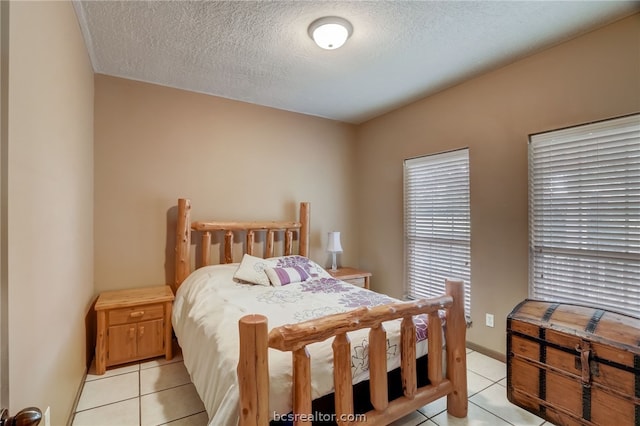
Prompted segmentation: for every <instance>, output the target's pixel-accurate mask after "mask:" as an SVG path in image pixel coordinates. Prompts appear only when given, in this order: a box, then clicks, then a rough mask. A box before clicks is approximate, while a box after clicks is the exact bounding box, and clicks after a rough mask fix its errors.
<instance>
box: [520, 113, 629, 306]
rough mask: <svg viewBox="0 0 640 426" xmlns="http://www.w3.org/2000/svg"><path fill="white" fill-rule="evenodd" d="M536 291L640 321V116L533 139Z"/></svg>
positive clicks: (532, 286)
mask: <svg viewBox="0 0 640 426" xmlns="http://www.w3.org/2000/svg"><path fill="white" fill-rule="evenodd" d="M529 232H530V235H529V253H530V262H529V294H530V296H531V297H533V298H537V299H543V300H551V301H558V302H570V303H579V304H588V305H594V306H598V307H602V308H606V309H611V310H614V311H618V312H624V313H627V314H631V315H635V316H638V317H640V115H638V114H636V115H633V116H628V117H623V118H617V119H612V120H607V121H603V122H599V123H594V124H588V125H583V126H578V127H573V128H570V129H563V130H558V131H553V132H548V133H543V134H538V135H533V136H531V138H530V143H529Z"/></svg>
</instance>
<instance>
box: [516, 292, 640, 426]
mask: <svg viewBox="0 0 640 426" xmlns="http://www.w3.org/2000/svg"><path fill="white" fill-rule="evenodd" d="M507 397H508V398H509V401H511V402H512V403H513V404H516V405H518V406H521V407H523V408H525V409H526V410H528V411H530V412H532V413H534V414H536V415H538V416H540V417H543V418H545V419H546V420H548V421H550V422H552V423H555V424H556V425H606V426H610V425H615V426H638V425H640V319H638V318H634V317H630V316H626V315H622V314H618V313H615V312H611V311H606V310H602V309H595V308H590V307H586V306H579V305H571V304H561V303H551V302H542V301H536V300H525V301H524V302H522V303H520V304H519V305H518V306H516V307H515V309H514V310H513V311H512V312H511V314H510V315H509V316H508V318H507Z"/></svg>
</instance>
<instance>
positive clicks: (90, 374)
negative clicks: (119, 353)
mask: <svg viewBox="0 0 640 426" xmlns="http://www.w3.org/2000/svg"><path fill="white" fill-rule="evenodd" d="M139 369H140V364H138V363H137V362H136V363H133V364H127V365H123V366H116V367H109V368H108V369H107V371H106V372H105V373H104V374H100V375H98V374H96V361H95V359H94V360H93V362H92V363H91V367H89V371H87V378H86V379H85V381H87V382H90V381H93V380H98V379H104V378H106V377H113V376H117V375H119V374H126V373H132V372H134V371H138V370H139Z"/></svg>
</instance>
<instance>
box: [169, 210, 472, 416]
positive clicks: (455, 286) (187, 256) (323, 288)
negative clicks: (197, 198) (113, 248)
mask: <svg viewBox="0 0 640 426" xmlns="http://www.w3.org/2000/svg"><path fill="white" fill-rule="evenodd" d="M309 208H310V206H309V203H301V204H300V216H299V219H298V220H296V221H270V222H219V221H197V222H192V221H191V203H190V201H189V200H187V199H179V200H178V219H177V227H176V281H175V288H174V290H175V292H176V300H175V302H174V309H173V315H172V321H173V327H174V331H175V334H176V337H177V339H178V343H179V344H180V346H181V347H182V352H183V357H184V363H185V366H186V368H187V370H188V371H189V374H190V376H191V379H192V382H193V383H194V385H195V387H196V389H197V391H198V393H199V395H200V397H201V399H202V400H203V402H204V404H205V407H206V409H207V413H208V416H209V422H210V423H209V424H210V425H216V426H223V425H231V426H235V425H237V424H239V425H241V426H245V425H261V426H262V425H267V424H269V423H270V422H271V423H272V424H296V425H301V424H314V423H315V424H318V423H323V424H328V423H324V422H325V421H326V420H330V422H329V423H334V424H339V425H351V424H369V425H386V424H389V423H391V422H392V421H394V420H396V419H398V418H401V417H403V416H404V415H406V414H409V413H410V412H412V411H414V410H416V409H418V408H420V407H421V406H423V405H425V404H427V403H429V402H431V401H434V400H436V399H439V398H441V397H443V396H445V395H446V396H447V410H448V412H449V413H450V414H451V415H453V416H455V417H466V414H467V384H466V350H465V332H466V323H465V319H464V308H463V300H464V289H463V285H462V283H461V282H456V281H447V282H446V289H447V290H446V294H445V295H442V296H441V297H438V298H434V299H423V300H414V301H408V302H406V301H405V302H401V301H398V300H395V299H392V298H390V297H388V296H385V295H382V294H378V293H375V292H373V291H370V290H367V289H362V288H359V287H356V286H353V285H351V284H348V283H345V282H342V281H339V280H336V279H334V278H332V277H331V276H330V275H329V274H328V273H327V272H326V271H325V270H324V269H323V268H322V267H321V266H319V265H318V264H316V263H315V262H313V261H312V260H310V259H309V258H308V253H309V232H310V210H309ZM192 236H196V237H197V236H199V239H196V238H194V244H192ZM238 236H239V237H240V238H242V240H241V241H240V242H235V241H234V239H236V238H237V237H238ZM216 245H218V246H219V247H220V248H219V249H218V257H219V258H220V259H219V262H213V261H212V250H211V248H212V246H214V247H215V246H216ZM238 246H240V247H241V253H236V252H237V249H238ZM276 246H278V249H279V251H280V252H279V253H278V249H276ZM256 247H257V248H256ZM194 248H195V250H194ZM194 251H195V252H197V256H192V252H194ZM258 251H259V253H258ZM194 257H197V258H198V260H197V261H196V262H195V263H196V265H195V266H196V268H195V270H193V271H192V269H194V265H193V258H194ZM237 257H240V259H237ZM252 271H258V272H257V273H256V274H257V276H256V278H255V279H254V276H253V274H254V272H252ZM241 272H242V273H243V274H244V275H242V274H241ZM265 273H267V278H268V280H267V281H266V282H265V281H264V277H263V275H264V274H265ZM247 274H249V275H247ZM238 277H241V278H242V279H238ZM245 279H247V280H249V281H250V283H247V281H245ZM443 325H444V326H443ZM444 342H446V345H445V344H444ZM426 354H428V356H427V355H426ZM417 360H418V361H419V360H424V365H425V366H426V367H425V369H424V371H422V369H421V368H420V365H421V364H420V362H417ZM390 372H391V373H390ZM394 372H396V373H397V374H396V375H397V378H398V382H399V387H400V392H399V397H397V398H395V399H391V398H390V396H392V397H394V396H395V395H394V391H393V387H392V386H391V380H392V379H391V378H390V377H392V374H393V373H394ZM423 376H426V377H423ZM363 385H366V388H362V387H360V388H358V386H363ZM354 389H357V390H354ZM361 389H367V390H368V392H366V393H367V395H365V396H366V400H367V401H366V402H367V404H366V405H365V407H366V408H365V410H364V412H363V411H362V404H360V403H359V402H358V399H359V397H361V396H362V393H363V392H362V390H361ZM327 400H330V401H331V404H330V407H331V410H332V412H331V413H326V412H325V411H317V409H316V407H317V406H318V405H317V404H320V403H322V401H327ZM323 410H324V408H323Z"/></svg>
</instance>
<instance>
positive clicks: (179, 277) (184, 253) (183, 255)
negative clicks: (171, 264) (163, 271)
mask: <svg viewBox="0 0 640 426" xmlns="http://www.w3.org/2000/svg"><path fill="white" fill-rule="evenodd" d="M190 251H191V201H189V200H187V199H186V198H179V199H178V223H177V225H176V282H175V284H174V288H173V291H174V292H175V291H177V290H178V287H180V284H182V281H184V280H185V278H187V276H188V275H189V273H190V272H191V271H190V269H191V253H190Z"/></svg>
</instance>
